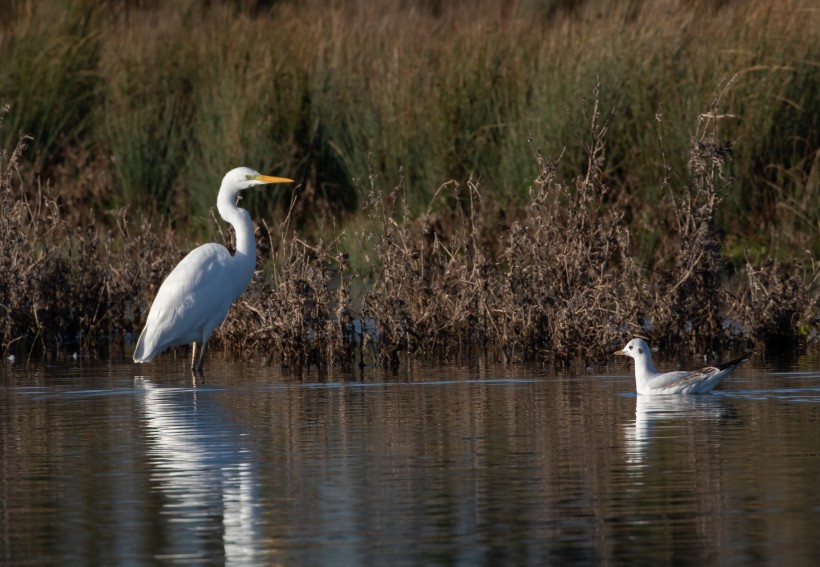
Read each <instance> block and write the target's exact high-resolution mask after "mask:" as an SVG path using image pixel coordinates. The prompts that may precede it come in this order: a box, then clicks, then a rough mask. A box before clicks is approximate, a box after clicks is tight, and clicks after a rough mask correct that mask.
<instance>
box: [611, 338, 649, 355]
mask: <svg viewBox="0 0 820 567" xmlns="http://www.w3.org/2000/svg"><path fill="white" fill-rule="evenodd" d="M614 354H617V355H619V356H631V357H632V358H634V359H635V360H640V359H642V358H647V357H649V356H651V355H650V354H649V345H648V344H646V341H645V340H643V339H641V338H635V339H632V340H631V341H629V342H628V343H626V346H625V347H624V348H623V349H621V350H617V351H615V352H614Z"/></svg>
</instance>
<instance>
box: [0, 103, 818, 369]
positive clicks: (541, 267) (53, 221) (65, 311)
mask: <svg viewBox="0 0 820 567" xmlns="http://www.w3.org/2000/svg"><path fill="white" fill-rule="evenodd" d="M595 93H597V91H595ZM599 104H600V101H599V100H598V99H597V98H595V99H594V100H593V102H592V103H591V106H590V113H589V114H590V123H589V125H588V127H587V129H586V135H585V139H584V141H583V147H584V148H586V161H585V163H584V164H583V165H582V167H581V169H580V170H579V171H578V172H576V173H575V175H573V176H572V177H569V178H567V177H564V176H562V174H561V173H560V171H561V170H562V164H561V162H560V161H558V160H553V159H550V158H547V157H545V156H544V155H543V154H541V153H540V152H539V151H538V150H537V148H535V147H532V148H531V149H530V159H531V160H532V163H533V167H534V168H535V170H536V172H537V173H536V175H535V176H534V178H533V180H532V190H531V192H530V195H529V200H528V203H527V204H526V205H525V206H524V207H523V210H522V213H521V215H520V216H519V218H517V219H516V220H514V221H512V222H511V223H509V224H500V223H499V222H498V219H499V218H502V217H503V212H502V209H501V206H500V205H499V203H498V202H497V201H496V200H493V199H492V198H488V197H487V196H485V194H484V189H483V187H482V185H481V184H480V182H477V181H472V180H471V181H468V182H467V183H466V184H460V183H457V182H452V183H447V184H444V185H442V186H441V187H440V189H439V191H438V192H437V195H436V196H435V198H434V201H445V202H447V201H449V202H452V203H454V205H453V206H452V207H451V208H445V209H442V210H439V211H436V210H435V207H433V206H432V205H431V206H430V207H428V208H427V209H426V210H425V211H423V212H422V214H420V215H412V214H411V207H410V205H409V202H408V198H407V191H406V187H405V186H404V185H402V184H401V183H400V184H398V185H396V186H394V187H392V188H384V187H380V186H379V183H380V182H379V180H378V177H377V176H376V175H375V174H371V175H370V177H369V178H368V182H369V188H368V190H367V191H366V192H364V193H363V194H362V204H361V206H362V213H361V214H362V215H363V217H364V218H365V219H366V220H367V223H366V227H365V228H361V229H350V231H349V232H346V233H338V232H335V231H330V230H329V231H328V232H329V234H331V237H330V238H325V239H319V240H315V239H309V238H305V237H303V236H300V234H299V233H298V231H297V230H295V229H294V227H293V225H292V224H291V222H292V214H288V215H286V216H284V217H282V219H281V220H280V221H279V222H278V223H276V224H274V225H272V226H271V225H268V223H266V222H265V221H262V222H261V223H260V226H259V230H258V233H257V241H258V244H259V246H258V255H259V261H260V262H262V263H264V262H265V261H266V260H268V259H269V258H271V257H272V258H274V262H273V265H274V267H273V269H272V271H271V272H269V273H262V274H259V275H257V277H256V278H255V279H254V281H253V283H252V284H251V287H250V289H249V290H248V292H247V293H246V294H244V295H243V296H242V297H241V298H240V299H239V300H238V301H237V303H236V305H235V306H234V307H233V308H232V310H231V312H230V314H229V316H228V319H227V320H226V322H225V323H224V324H223V325H222V326H221V327H220V328H218V329H217V331H216V332H215V333H214V336H213V337H212V340H211V344H212V345H213V347H217V348H218V347H219V346H220V345H221V347H222V348H223V349H224V350H230V351H237V352H264V353H267V355H268V357H269V360H270V361H271V362H282V363H285V364H289V365H296V366H300V365H309V364H319V365H343V366H344V365H351V364H382V365H397V364H399V363H400V361H401V358H402V356H404V355H417V356H422V357H426V358H431V357H432V358H440V359H453V358H462V357H469V356H472V355H474V354H476V353H489V354H490V355H491V356H492V357H493V358H494V359H495V360H497V361H499V362H507V363H513V362H516V361H519V360H532V359H536V360H541V361H545V362H553V363H556V364H568V363H571V362H573V361H576V360H579V359H581V360H584V361H585V362H587V363H590V362H604V361H607V360H609V358H610V353H611V352H612V350H613V349H614V348H615V347H617V346H620V344H621V343H622V342H623V340H624V339H625V338H626V337H628V336H630V335H633V334H644V335H649V336H650V337H651V339H652V340H653V341H654V342H655V343H657V344H659V345H661V347H662V348H663V349H664V350H666V351H674V350H681V349H683V350H687V351H690V352H700V353H707V354H708V355H714V353H716V352H718V351H720V350H721V349H724V348H727V347H737V346H740V345H745V346H751V345H756V346H757V347H759V348H773V349H776V350H782V349H794V348H798V349H799V348H806V347H808V346H812V345H818V344H820V317H818V313H820V264H815V262H814V260H813V259H812V258H811V257H810V256H806V257H805V261H804V262H803V263H801V264H782V263H780V262H778V261H775V260H765V261H763V262H761V263H755V262H754V261H753V260H752V259H751V258H749V259H748V261H747V264H746V267H745V270H744V271H743V273H736V274H735V276H734V277H728V276H727V271H726V269H725V263H724V261H723V259H722V247H721V239H720V235H719V231H718V229H717V227H716V223H715V220H716V217H717V214H718V212H719V210H720V207H721V206H722V203H723V198H722V196H721V195H722V194H723V193H724V192H725V188H726V186H727V185H728V184H730V183H731V178H730V177H729V175H728V169H729V164H730V159H731V154H732V151H731V150H732V148H731V145H727V144H726V143H723V142H719V141H718V138H717V137H716V136H715V132H716V130H715V121H714V120H713V121H711V126H708V127H705V128H704V130H703V131H702V132H700V133H699V134H697V135H695V136H693V137H692V138H691V140H690V146H689V162H688V168H689V171H690V173H689V177H688V180H687V182H686V184H685V185H684V186H683V188H682V189H681V192H680V194H679V196H678V197H677V198H675V199H673V200H672V201H671V205H670V206H671V208H672V210H673V214H674V216H675V219H676V225H675V230H674V239H673V242H672V244H671V246H672V249H671V251H670V253H671V258H670V261H669V262H667V268H666V269H664V270H660V269H657V268H656V269H653V270H648V269H646V268H645V267H643V266H642V265H641V264H640V263H639V262H637V261H636V259H635V257H634V255H633V249H634V241H633V238H632V232H631V230H630V228H629V226H628V223H627V222H626V218H627V213H626V210H625V209H624V208H622V207H619V206H617V205H609V206H606V203H607V201H608V200H609V199H610V197H611V193H612V188H611V187H609V186H608V185H607V184H606V183H605V181H604V179H605V175H604V172H605V170H606V164H607V161H606V159H605V155H606V150H607V140H608V135H609V126H610V124H611V121H612V120H613V118H614V116H613V115H612V114H603V113H601V112H599ZM717 110H718V109H717V107H714V108H713V109H712V110H711V112H712V113H715V112H716V111H717ZM23 153H24V148H23V147H22V146H17V148H16V149H15V150H14V151H6V150H4V151H3V152H2V153H0V205H2V207H3V209H2V210H3V211H4V214H3V216H2V217H1V218H0V242H2V245H3V249H2V250H0V252H1V253H2V254H0V262H2V265H0V299H1V300H0V304H1V305H2V308H3V309H4V310H5V311H6V316H5V317H4V318H3V321H4V324H3V326H2V327H0V348H1V349H2V351H3V354H4V355H6V356H8V355H9V354H15V356H17V357H18V358H25V357H27V356H28V357H31V356H32V355H35V356H38V355H40V354H51V355H56V354H58V353H61V352H62V353H70V352H84V353H89V354H96V355H102V356H105V354H106V353H107V351H108V350H109V349H110V348H111V346H112V345H114V346H119V347H121V348H123V349H124V351H125V352H126V353H128V351H129V347H128V342H129V341H128V338H127V337H128V335H134V333H135V332H136V331H137V330H138V329H139V327H140V326H141V324H142V321H143V320H144V317H145V314H146V312H147V309H148V306H149V305H150V301H151V299H152V298H153V296H154V294H155V293H156V289H157V287H158V286H159V284H160V283H161V281H162V279H163V278H164V277H165V275H167V274H168V272H169V271H170V269H171V268H172V267H173V265H174V264H175V263H176V262H178V261H179V259H181V257H182V256H183V254H184V252H185V250H186V249H187V248H188V246H180V245H178V244H177V243H176V241H175V238H174V236H173V233H172V231H170V230H169V229H167V228H163V227H164V225H162V224H159V225H158V224H156V223H149V222H146V221H143V222H137V223H134V221H133V220H132V218H130V217H129V214H128V213H127V211H124V210H120V211H118V212H117V213H116V214H115V216H114V222H113V224H114V225H115V228H114V229H106V228H105V227H103V226H101V225H100V224H99V223H97V222H96V221H94V220H93V219H92V221H91V222H90V223H89V224H88V225H87V226H84V227H81V226H79V225H76V224H74V223H72V222H71V221H69V220H67V218H66V217H65V216H64V213H63V207H62V206H61V205H60V203H59V202H57V201H56V200H54V199H53V198H51V197H49V196H48V195H46V194H45V193H44V192H43V191H41V188H40V187H36V186H35V187H31V186H28V185H26V184H25V182H24V181H23V179H24V178H25V177H26V175H25V172H24V169H23V168H22V162H21V156H22V154H23ZM295 202H296V200H294V201H293V203H295ZM292 210H293V209H292V208H291V213H292ZM211 228H212V230H211V234H210V236H209V238H210V239H212V240H217V241H222V242H224V243H225V244H226V245H228V246H230V233H229V232H227V231H223V230H222V228H221V226H220V225H219V224H218V223H216V222H215V221H214V222H212V224H211ZM334 235H335V236H334ZM351 254H358V255H359V256H360V258H361V260H360V262H359V263H360V265H361V266H360V267H359V268H356V267H352V266H351V265H350V262H349V259H350V257H351Z"/></svg>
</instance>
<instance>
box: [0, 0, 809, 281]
mask: <svg viewBox="0 0 820 567" xmlns="http://www.w3.org/2000/svg"><path fill="white" fill-rule="evenodd" d="M817 18H818V15H817V11H816V9H815V7H814V5H813V3H812V2H810V1H809V0H785V1H783V2H777V3H771V2H767V1H765V0H754V1H752V2H744V3H737V2H722V3H711V2H703V1H695V0H692V1H685V0H681V1H678V2H671V3H663V4H659V3H655V2H604V1H599V0H587V1H583V2H574V3H570V4H567V3H561V2H543V3H542V2H528V1H523V0H521V1H518V2H504V3H501V4H499V3H496V2H489V1H482V0H477V1H472V2H452V3H440V2H433V3H429V2H423V1H418V2H416V1H408V2H389V1H387V0H385V1H379V0H376V1H374V2H364V1H353V2H341V3H334V2H330V3H329V2H324V1H319V0H316V1H313V0H309V1H305V2H276V3H264V4H259V5H257V4H256V3H245V2H205V1H197V0H194V1H190V2H184V3H152V2H149V3H126V4H124V5H123V6H122V7H119V8H115V7H113V6H112V5H110V4H104V3H99V4H98V3H96V2H94V1H91V2H77V1H76V0H61V1H57V2H45V1H40V0H26V1H23V2H18V3H14V4H13V5H10V6H9V7H7V8H5V17H4V18H3V19H4V22H3V23H0V69H2V71H0V101H3V102H4V103H7V104H10V106H11V112H10V114H9V116H8V117H7V122H8V127H7V128H6V129H5V130H4V137H3V140H4V144H5V147H13V146H14V144H15V143H16V141H17V139H18V137H19V135H20V134H28V135H31V136H32V137H33V138H34V139H33V140H32V141H31V142H30V143H29V146H28V150H27V151H26V152H25V154H24V155H23V156H22V159H24V160H25V161H26V162H27V163H29V164H31V167H29V168H26V171H27V172H28V173H27V175H28V176H29V177H28V179H27V180H26V181H27V182H28V183H29V184H30V185H32V186H33V185H34V182H35V180H36V179H37V178H38V177H39V178H42V179H51V180H52V181H53V182H54V186H55V187H60V191H61V193H62V198H63V199H64V200H66V201H70V202H76V203H81V204H82V205H83V207H79V208H77V209H76V210H72V211H67V212H66V214H71V215H74V214H77V215H81V216H87V215H90V214H91V212H90V211H95V210H96V211H99V210H105V209H107V208H111V207H113V208H120V207H124V206H129V207H135V206H138V207H139V209H140V210H141V211H150V212H151V213H152V214H153V213H160V214H161V215H163V216H164V217H170V218H171V222H172V224H173V225H174V226H175V227H176V228H177V229H182V230H187V231H188V234H190V235H195V236H196V237H200V238H201V237H202V235H203V233H204V230H205V226H204V222H203V221H202V220H201V219H206V218H207V216H208V210H209V208H210V206H211V204H212V203H211V201H212V195H211V194H210V193H209V192H202V191H201V190H199V189H198V188H201V187H209V186H210V184H211V183H212V180H213V179H218V178H219V177H220V176H221V175H222V174H223V173H224V171H227V170H228V169H230V168H231V167H233V166H235V165H236V164H237V163H243V164H247V165H250V166H253V167H255V168H256V169H259V170H260V171H261V170H264V171H265V172H268V173H284V172H287V174H288V175H289V176H291V177H294V178H297V179H299V180H300V181H301V182H302V183H303V184H304V186H305V188H306V189H307V190H309V192H310V195H311V196H312V199H313V200H314V202H315V203H317V204H318V205H317V206H315V207H305V208H304V209H303V210H302V211H301V214H300V212H299V211H295V213H294V214H295V216H294V219H293V222H294V224H296V225H297V226H298V227H299V228H301V229H302V230H305V231H308V230H312V229H313V228H315V225H316V224H317V223H320V222H322V219H324V218H325V214H326V213H327V212H330V213H332V214H333V215H335V216H336V217H337V218H340V219H341V222H342V224H344V222H345V220H347V219H350V218H351V217H352V218H353V219H355V218H356V214H357V213H358V210H359V204H360V200H359V199H360V197H361V193H360V190H359V188H360V187H361V185H362V184H366V183H367V179H368V178H369V175H370V172H371V170H372V171H374V172H375V174H376V175H377V177H378V179H379V180H380V184H381V186H382V187H383V188H391V187H394V186H396V185H397V184H398V183H399V181H401V184H402V187H403V192H404V194H405V199H406V201H407V203H408V205H409V206H410V208H411V211H412V212H413V214H414V215H417V214H421V213H422V212H423V211H424V210H425V209H426V208H427V206H428V204H429V203H430V202H431V201H432V200H433V199H432V197H433V194H434V193H435V191H436V189H437V188H438V187H439V186H440V184H441V183H442V181H443V180H447V179H459V180H466V179H467V178H469V177H472V178H473V179H475V180H476V181H477V182H479V184H480V186H481V192H482V194H483V195H485V196H492V199H493V201H495V202H498V203H499V204H500V206H501V207H502V208H503V209H505V210H506V211H507V212H508V214H510V215H517V214H518V211H520V209H522V208H524V207H526V206H527V205H528V202H529V194H528V188H529V186H530V184H531V182H532V179H533V177H534V176H535V175H536V173H537V171H536V164H534V163H533V161H532V160H531V159H530V148H529V143H528V139H530V138H531V139H533V140H537V141H538V143H539V147H540V148H541V150H542V151H543V152H544V154H545V155H562V159H561V161H560V164H559V167H560V171H559V173H560V175H561V176H562V177H564V178H570V177H572V176H574V175H575V173H576V172H577V171H580V170H581V169H582V168H583V167H584V164H585V162H586V155H585V153H584V151H583V149H582V148H581V147H580V146H574V145H569V146H568V147H566V148H565V147H564V144H566V142H567V141H568V140H571V139H573V138H574V137H575V136H576V135H577V132H579V131H580V129H582V128H584V127H585V126H586V123H587V121H586V118H585V117H584V111H585V109H587V108H588V102H589V101H588V100H587V99H588V97H589V93H590V91H591V90H592V88H593V87H594V85H595V84H596V83H597V82H599V81H600V83H601V84H603V85H605V86H606V88H605V89H604V92H602V94H601V97H602V98H601V104H603V105H604V107H606V108H614V109H616V110H617V112H618V113H619V114H618V115H619V117H620V119H619V120H616V121H613V122H612V123H611V124H610V125H609V133H610V136H609V142H608V145H607V156H608V161H607V168H606V169H605V170H604V171H603V172H602V175H603V178H604V181H605V182H606V184H607V185H608V186H609V187H611V189H612V191H611V192H610V196H611V198H613V199H628V200H629V201H630V202H631V207H632V208H633V211H632V212H631V213H630V214H628V215H627V221H628V223H629V226H630V228H631V229H632V231H633V234H634V239H635V242H634V243H635V254H636V256H637V257H638V258H640V259H641V261H643V262H645V263H649V264H652V263H654V262H656V261H658V260H662V258H663V254H664V252H663V251H664V247H665V242H664V240H665V235H664V233H663V231H661V230H659V227H658V226H657V223H655V222H653V219H654V215H653V214H652V213H651V209H652V205H654V204H656V203H659V202H661V201H663V200H664V199H666V195H667V193H668V191H667V188H666V187H665V186H664V185H663V183H661V182H660V181H659V180H660V179H661V178H664V177H668V178H669V179H670V181H672V182H673V183H674V185H675V186H681V185H684V184H685V183H686V181H687V179H688V173H687V166H688V163H687V158H686V156H685V154H686V152H668V154H667V155H666V157H665V158H664V156H662V155H661V153H660V151H659V147H658V144H657V143H656V141H657V140H656V135H655V127H654V122H655V116H656V115H660V116H662V117H663V121H664V130H665V136H666V141H667V145H668V147H670V148H681V147H684V146H685V145H686V144H687V143H688V139H689V137H690V134H691V131H692V129H691V123H690V120H691V117H692V116H695V115H696V114H697V113H698V112H700V111H701V110H702V109H703V108H704V107H706V106H707V105H708V103H709V101H710V100H711V98H712V93H713V90H714V86H715V85H716V84H719V83H720V81H721V80H722V79H724V78H725V77H727V76H734V75H737V80H736V81H735V82H734V84H733V87H732V89H731V90H730V91H728V92H727V93H726V95H725V108H724V111H725V112H726V113H727V114H731V115H732V116H733V117H734V118H732V119H727V120H725V121H724V122H725V124H724V125H723V129H724V134H723V137H724V139H727V140H731V141H742V143H741V144H736V146H735V152H734V156H733V161H732V164H731V166H730V167H731V175H732V176H733V177H734V178H735V179H736V181H737V182H736V183H735V184H733V185H732V186H731V187H730V188H729V189H728V191H729V192H728V193H727V194H726V196H725V199H724V203H723V205H722V209H721V214H720V215H718V217H717V218H716V219H715V222H716V226H717V227H718V229H721V230H723V231H725V232H727V233H730V234H731V237H730V239H729V241H728V242H727V243H726V246H725V248H724V253H725V254H727V255H728V257H729V260H730V261H732V262H733V263H734V264H735V266H736V267H738V268H742V266H743V264H744V262H745V254H746V252H745V251H746V249H748V250H749V253H750V254H752V255H753V256H755V258H757V259H761V258H763V257H764V256H769V255H771V256H774V257H777V258H779V259H781V260H782V261H791V260H793V258H790V256H791V255H792V251H793V250H803V249H807V248H808V249H809V250H810V251H811V252H812V253H813V254H814V255H817V254H820V238H818V228H817V227H818V219H819V218H820V205H818V203H820V198H818V197H820V195H818V190H817V187H818V183H817V175H818V173H817V172H818V167H817V160H818V153H817V148H818V146H819V145H820V144H819V143H818V140H820V123H818V116H820V97H817V96H816V93H817V92H818V91H820V84H818V80H820V79H818V77H820V74H819V73H817V68H816V66H817V58H818V57H817V56H818V47H817V46H818V45H820V35H818V32H817V30H818V29H820V26H817V25H811V23H816V22H817ZM78 158H80V159H78ZM100 178H106V179H108V180H109V182H110V183H109V184H108V186H107V187H106V190H105V191H98V190H96V187H94V186H90V184H93V183H94V181H93V180H96V179H100ZM246 203H247V204H248V205H250V206H251V209H252V210H253V212H254V213H255V216H257V217H258V216H271V215H274V214H276V213H278V212H281V210H283V209H284V208H285V207H286V203H287V199H286V198H283V197H281V196H280V194H279V193H273V194H272V195H262V194H257V195H252V196H249V198H248V201H247V202H246ZM319 203H321V204H319ZM316 211H318V213H317V212H316ZM100 220H101V221H103V222H108V221H107V219H106V218H101V219H100ZM729 229H731V230H729Z"/></svg>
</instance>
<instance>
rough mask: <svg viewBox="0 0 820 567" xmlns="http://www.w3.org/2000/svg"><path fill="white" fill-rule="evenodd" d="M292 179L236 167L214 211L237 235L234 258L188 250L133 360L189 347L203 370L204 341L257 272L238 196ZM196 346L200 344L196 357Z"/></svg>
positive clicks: (210, 247)
mask: <svg viewBox="0 0 820 567" xmlns="http://www.w3.org/2000/svg"><path fill="white" fill-rule="evenodd" d="M292 181H293V180H292V179H286V178H284V177H271V176H268V175H261V174H260V173H259V172H257V171H254V170H253V169H250V168H248V167H237V168H236V169H233V170H231V171H229V172H228V173H227V174H226V175H225V177H224V178H223V179H222V186H221V187H220V188H219V195H218V196H217V198H216V208H217V210H218V211H219V214H220V215H221V216H222V218H223V219H224V220H225V221H226V222H228V223H230V225H231V226H233V228H234V230H235V231H236V254H234V255H233V256H231V254H230V252H228V249H227V248H225V247H224V246H222V245H221V244H217V243H215V242H211V243H209V244H203V245H202V246H199V247H198V248H195V249H194V250H191V252H189V253H188V255H187V256H185V258H183V259H182V261H181V262H180V263H179V264H177V266H176V268H174V269H173V271H172V272H171V273H170V274H169V275H168V277H167V278H165V281H164V282H162V285H161V286H160V288H159V291H158V292H157V296H156V298H154V303H153V304H152V305H151V310H150V311H149V312H148V318H147V320H146V321H145V328H144V329H143V330H142V333H141V334H140V338H139V339H138V340H137V346H136V348H135V349H134V362H150V361H151V360H153V358H154V357H155V356H157V355H158V354H159V353H161V352H162V351H164V350H165V349H167V348H170V347H174V346H179V345H184V344H187V343H191V344H192V349H193V353H192V356H191V369H192V370H193V371H194V372H196V371H199V372H202V363H203V362H204V360H205V348H206V346H207V344H208V337H210V336H211V333H212V332H213V330H214V329H216V328H217V327H218V326H219V324H220V323H222V321H224V320H225V316H226V315H227V314H228V310H229V309H230V307H231V304H232V303H233V302H234V301H235V300H236V298H238V297H239V296H240V295H242V292H244V291H245V290H246V289H247V287H248V285H249V284H250V283H251V279H252V278H253V272H254V270H255V268H256V239H255V238H254V236H253V223H252V222H251V216H250V214H248V211H246V210H245V209H241V208H239V207H237V206H236V203H237V199H238V196H239V192H240V191H242V190H243V189H248V188H249V187H253V186H254V185H262V184H265V183H291V182H292ZM197 343H199V344H200V345H201V348H200V351H199V359H197V353H196V350H197V349H196V345H197Z"/></svg>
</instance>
